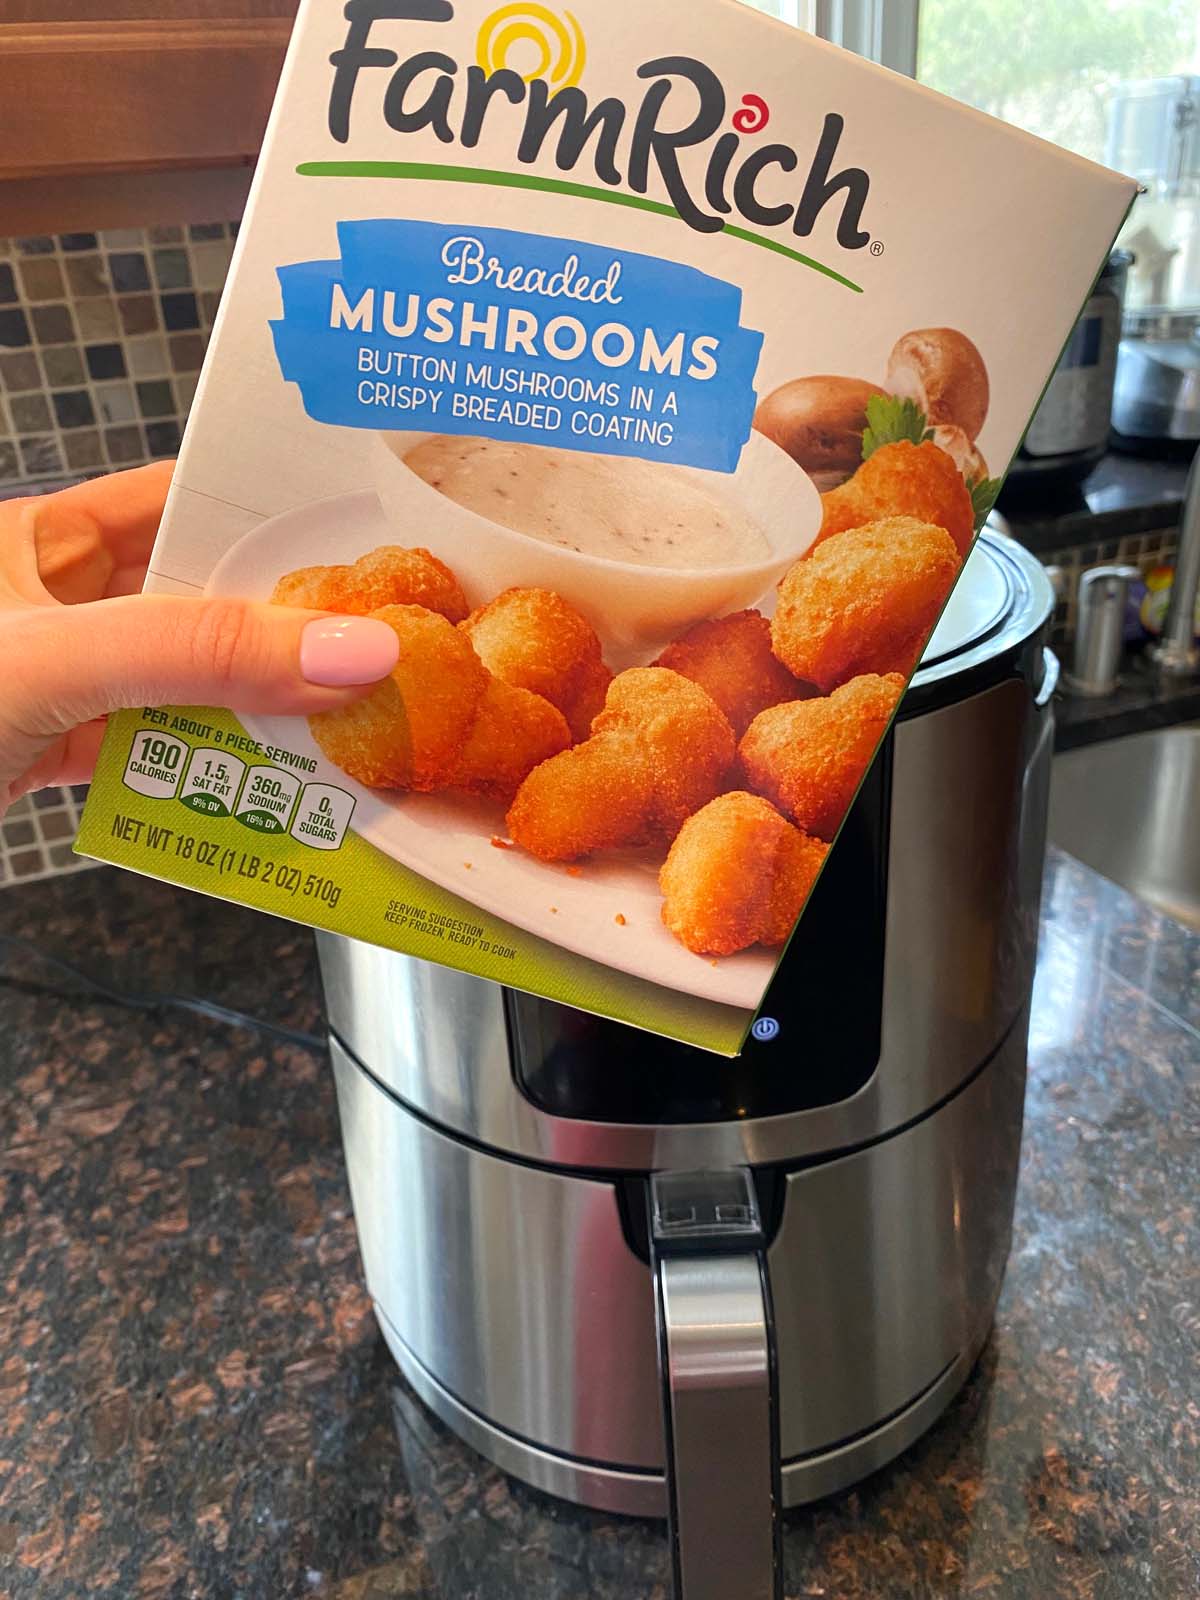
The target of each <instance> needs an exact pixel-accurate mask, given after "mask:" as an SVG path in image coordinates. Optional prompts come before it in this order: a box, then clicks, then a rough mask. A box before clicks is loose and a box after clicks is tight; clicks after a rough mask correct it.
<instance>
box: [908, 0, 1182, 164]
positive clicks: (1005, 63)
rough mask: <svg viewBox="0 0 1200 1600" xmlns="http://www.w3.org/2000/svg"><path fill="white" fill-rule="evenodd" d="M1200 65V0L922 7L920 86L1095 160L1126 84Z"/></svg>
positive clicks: (925, 2) (931, 3)
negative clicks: (1120, 89) (1199, 0)
mask: <svg viewBox="0 0 1200 1600" xmlns="http://www.w3.org/2000/svg"><path fill="white" fill-rule="evenodd" d="M1198 65H1200V8H1198V7H1197V5H1196V0H1040V3H1039V0H921V6H920V31H919V39H918V50H917V76H918V77H919V78H920V79H921V81H922V82H924V83H927V84H929V85H930V87H931V88H934V89H940V90H941V91H942V92H943V93H944V94H948V95H953V97H954V98H955V99H956V100H965V101H966V102H967V103H968V104H969V105H973V106H978V107H979V109H980V110H981V111H987V112H990V113H991V114H992V116H995V117H1002V118H1003V119H1004V121H1005V122H1011V123H1014V124H1015V125H1016V126H1017V127H1019V128H1025V129H1027V130H1028V131H1029V132H1030V133H1036V134H1039V135H1040V136H1041V137H1042V138H1043V139H1051V140H1053V141H1054V143H1055V144H1060V145H1065V146H1066V148H1067V149H1068V150H1074V151H1075V152H1076V153H1077V154H1079V155H1082V156H1087V157H1089V158H1090V159H1091V160H1093V161H1100V162H1103V161H1105V159H1106V153H1107V148H1108V124H1109V109H1110V106H1111V103H1112V100H1113V96H1114V93H1115V91H1116V88H1117V85H1118V84H1119V83H1122V82H1127V81H1129V80H1131V79H1137V78H1165V77H1172V76H1175V75H1176V74H1185V73H1189V72H1195V71H1196V70H1197V66H1198Z"/></svg>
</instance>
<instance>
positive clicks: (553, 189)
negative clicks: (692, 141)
mask: <svg viewBox="0 0 1200 1600" xmlns="http://www.w3.org/2000/svg"><path fill="white" fill-rule="evenodd" d="M296 171H297V172H298V173H299V175H300V176H301V177H302V178H415V179H424V180H429V179H435V180H437V181H438V182H441V183H482V184H486V185H488V186H489V187H491V188H496V189H541V190H543V191H544V192H545V193H547V194H568V195H573V196H574V197H575V198H576V199H578V200H599V201H602V202H603V203H604V204H605V205H610V206H633V207H635V208H636V209H637V210H638V211H653V212H655V213H656V215H658V216H660V217H673V218H674V219H675V221H676V222H682V221H683V218H682V217H681V216H680V215H679V212H678V211H676V209H675V207H674V206H668V205H664V204H663V203H662V201H660V200H645V199H643V198H642V196H641V195H638V194H622V193H621V192H620V191H619V190H616V189H594V188H592V187H591V186H590V185H588V184H586V183H568V182H567V181H566V180H565V179H563V178H539V177H535V176H534V175H533V174H532V173H524V172H493V171H491V170H490V169H488V168H487V167H439V166H437V165H431V164H426V163H425V162H419V161H302V162H301V163H300V165H299V166H298V167H297V168H296ZM723 231H724V232H725V233H727V234H729V235H730V236H731V238H734V239H744V240H745V242H746V243H747V244H756V245H758V246H759V247H760V249H763V250H773V251H774V252H775V254H776V255H780V256H786V257H787V258H788V260H789V261H798V262H799V263H800V265H801V266H802V267H811V268H812V270H813V271H814V272H819V273H821V274H822V276H823V277H826V278H832V279H833V281H834V282H835V283H840V284H841V285H842V286H843V288H846V289H853V291H854V293H855V294H861V293H862V292H863V291H862V285H861V284H858V283H853V282H852V281H851V280H850V279H849V278H844V277H843V276H842V274H841V273H840V272H835V271H834V270H833V268H832V267H827V266H826V265H825V264H824V262H822V261H814V260H813V258H812V257H811V256H805V255H801V254H800V252H799V250H790V249H789V248H788V246H787V245H786V244H780V243H779V242H778V240H776V239H767V238H764V236H763V235H762V234H761V233H751V232H750V231H749V230H748V229H746V228H735V227H733V225H732V224H731V223H728V222H727V223H725V225H724V229H723Z"/></svg>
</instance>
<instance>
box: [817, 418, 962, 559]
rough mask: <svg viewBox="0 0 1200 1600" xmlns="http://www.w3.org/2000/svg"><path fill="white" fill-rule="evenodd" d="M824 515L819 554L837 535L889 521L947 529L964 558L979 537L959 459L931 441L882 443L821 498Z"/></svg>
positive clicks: (903, 440) (818, 545)
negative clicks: (898, 519)
mask: <svg viewBox="0 0 1200 1600" xmlns="http://www.w3.org/2000/svg"><path fill="white" fill-rule="evenodd" d="M821 503H822V505H823V506H824V508H825V509H824V515H823V516H822V519H821V531H820V533H819V534H818V535H817V543H816V544H815V545H814V546H813V548H814V550H816V549H819V548H820V546H821V544H822V543H823V542H824V541H825V540H826V539H828V538H830V537H831V536H832V535H833V534H836V533H841V532H843V531H844V530H845V529H846V528H858V527H861V526H862V524H863V523H865V522H875V521H878V520H879V519H880V518H883V517H915V518H916V519H917V520H918V521H919V522H931V523H933V524H934V525H935V526H936V527H939V528H945V530H946V532H947V533H948V534H949V535H950V537H951V538H952V539H953V540H954V543H955V545H956V546H957V548H958V551H959V554H960V555H966V553H967V551H968V550H969V549H970V548H971V541H972V540H973V539H974V537H975V508H974V507H973V505H972V504H971V492H970V490H969V489H968V488H967V485H966V481H965V479H964V478H963V475H962V473H961V472H960V471H959V470H958V467H957V466H956V465H955V463H954V459H953V457H952V456H950V455H949V454H948V453H947V452H946V451H945V450H943V449H941V448H940V447H939V446H938V445H936V444H935V443H934V442H933V441H932V440H931V439H927V440H926V441H925V443H924V444H912V443H911V442H910V441H909V440H907V439H900V440H897V441H896V442H895V443H894V444H884V445H880V447H879V449H878V450H876V451H875V452H874V453H873V454H872V455H871V456H869V457H868V459H867V460H866V461H864V462H863V464H862V466H861V467H859V469H858V471H857V472H856V473H855V474H854V476H853V477H852V478H851V479H849V480H848V481H847V482H846V483H843V484H841V485H840V486H839V487H838V488H836V489H830V490H829V492H828V494H824V495H822V496H821Z"/></svg>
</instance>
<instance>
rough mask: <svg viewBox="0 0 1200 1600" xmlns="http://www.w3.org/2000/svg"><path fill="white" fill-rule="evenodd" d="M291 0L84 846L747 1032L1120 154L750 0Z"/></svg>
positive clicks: (953, 556) (555, 988)
mask: <svg viewBox="0 0 1200 1600" xmlns="http://www.w3.org/2000/svg"><path fill="white" fill-rule="evenodd" d="M570 5H571V9H570V10H567V9H560V8H559V7H558V6H557V5H543V4H534V3H521V0H518V3H516V4H501V5H499V6H497V5H494V4H492V3H490V0H454V3H450V0H350V3H349V4H347V5H345V6H343V5H342V4H340V3H334V0H308V3H306V4H304V5H302V6H301V9H300V15H299V19H298V21H297V24H296V29H295V34H294V37H293V40H292V44H291V48H290V51H289V54H288V58H287V64H286V67H285V70H284V73H283V78H282V82H281V85H280V90H279V95H278V98H277V101H276V105H275V109H274V112H273V115H272V118H271V122H270V126H269V130H268V134H267V138H266V142H265V145H264V149H263V154H262V158H261V161H260V163H259V167H258V172H257V175H256V178H255V183H254V188H253V193H252V196H251V200H250V205H249V209H248V212H247V217H246V221H245V223H244V225H243V228H242V230H241V234H240V237H239V241H238V246H237V251H236V255H235V257H234V262H233V267H232V274H231V278H230V282H229V285H228V288H227V291H226V294H225V298H224V300H223V303H222V306H221V310H220V315H219V318H218V321H217V325H216V329H215V332H214V337H213V341H212V346H211V349H210V350H209V353H208V359H207V362H206V364H205V367H204V371H203V375H202V378H201V381H200V387H199V390H198V393H197V396H196V402H195V407H194V410H193V414H192V418H191V422H190V424H189V426H188V430H187V437H186V439H185V441H184V445H183V450H182V455H181V458H180V462H179V466H178V470H177V472H176V476H175V481H174V485H173V488H172V491H171V495H170V500H169V504H168V506H167V512H166V516H165V519H164V522H163V525H162V529H161V532H160V534H159V537H158V541H157V544H156V546H155V550H154V554H153V559H152V563H151V571H150V577H149V580H148V587H149V588H150V589H151V590H154V591H156V592H165V593H172V594H185V595H186V594H191V595H209V596H238V597H248V598H252V599H256V600H269V599H272V598H273V599H274V600H276V601H278V602H280V603H282V604H284V605H294V606H299V607H304V608H308V609H311V610H314V611H325V612H349V613H360V614H362V613H370V614H374V615H377V616H379V617H382V618H383V619H384V620H385V621H386V622H388V623H389V625H391V626H392V627H393V628H394V629H395V631H396V633H397V635H398V638H399V641H400V659H399V664H398V666H397V667H396V670H395V672H394V673H393V674H392V676H391V677H390V678H389V679H387V680H386V681H385V682H384V683H383V684H382V685H380V686H379V687H378V688H377V689H375V690H374V691H373V692H372V693H371V694H370V696H369V697H367V698H366V699H364V700H363V701H361V702H360V703H359V704H357V705H356V706H355V707H353V708H351V709H349V710H346V711H341V712H333V713H328V714H325V715H323V716H320V717H315V718H313V719H311V721H308V722H306V721H304V720H303V719H298V718H292V719H288V718H272V717H255V716H241V717H234V716H232V715H230V714H229V713H227V712H223V711H219V710H213V709H211V708H195V707H186V708H180V707H166V708H149V707H147V708H145V709H144V710H142V711H138V712H130V713H126V714H122V715H120V716H116V717H114V718H113V719H112V721H111V724H110V728H109V732H108V736H107V739H106V741H105V744H104V749H103V753H102V756H101V759H100V764H99V768H98V771H97V775H96V780H95V783H94V784H93V786H92V790H91V797H90V799H89V802H88V805H87V809H86V812H85V815H84V820H83V828H82V832H81V835H80V839H79V849H80V850H81V851H83V852H84V853H86V854H88V855H90V856H95V857H98V858H100V859H102V860H105V861H111V862H116V863H119V864H120V865H122V866H126V867H132V868H135V869H136V870H138V871H141V872H145V873H149V874H151V875H153V876H155V877H160V878H165V879H168V880H170V881H172V882H175V883H180V884H186V885H188V886H190V887H192V888H194V889H198V890H202V891H204V892H206V893H209V894H215V895H220V896H223V897H225V898H227V899H230V900H235V901H239V902H241V903H242V904H245V905H249V906H255V907H258V908H260V909H262V910H264V911H269V912H273V913H275V914H277V915H281V916H284V917H290V918H294V919H295V920H297V921H299V922H304V923H308V924H311V925H313V926H315V927H318V928H324V929H329V930H333V931H334V932H337V933H341V934H346V935H350V936H352V937H354V938H357V939H363V940H368V941H371V942H374V943H376V944H380V945H384V946H388V947H390V948H393V949H396V950H399V951H404V952H407V953H409V954H411V955H415V956H419V957H423V958H426V959H428V960H432V961H438V962H443V963H446V964H448V965H451V966H454V967H458V968H461V969H464V970H467V971H469V972H473V973H477V974H479V975H480V976H481V977H484V978H488V979H494V980H497V981H499V982H502V983H505V984H510V985H513V986H515V987H517V988H520V989H525V990H529V991H532V992H534V993H536V994H539V995H543V996H547V997H550V998H552V999H554V1000H559V1001H564V1002H567V1003H569V1004H571V1005H573V1006H578V1007H582V1008H584V1009H586V1010H589V1011H592V1012H596V1013H599V1014H602V1015H605V1016H609V1017H613V1018H617V1019H620V1020H622V1021H624V1022H628V1023H633V1024H636V1025H638V1026H639V1027H642V1028H647V1029H651V1030H655V1031H657V1032H660V1033H662V1034H666V1035H671V1036H674V1037H676V1038H679V1039H682V1040H686V1041H689V1042H691V1043H694V1044H697V1045H701V1046H703V1047H706V1048H708V1049H711V1050H715V1051H719V1052H723V1053H725V1054H734V1053H736V1052H737V1051H738V1049H739V1047H740V1045H741V1043H742V1041H743V1040H744V1038H745V1035H746V1031H747V1029H748V1027H749V1026H750V1024H751V1022H752V1020H753V1017H754V1014H755V1011H756V1008H757V1007H758V1005H759V1003H760V1000H761V997H762V995H763V992H764V990H765V988H766V986H767V984H768V981H769V980H770V977H771V975H772V972H773V970H774V968H775V965H776V963H777V961H778V958H779V955H780V952H781V950H782V948H783V946H784V944H785V943H786V941H787V939H788V937H789V934H790V932H791V930H792V928H793V926H794V924H795V922H796V919H797V917H798V916H799V915H800V914H801V912H802V909H803V906H804V902H805V899H806V897H807V895H808V893H809V891H810V889H811V887H812V885H813V882H814V881H815V879H816V876H817V874H818V873H819V872H820V871H821V868H822V864H823V862H824V861H825V859H826V856H827V852H828V851H829V849H830V848H836V845H835V838H836V835H837V833H838V829H839V826H840V824H841V821H842V819H843V817H844V815H845V813H846V811H847V809H848V807H849V806H850V803H851V801H852V799H853V797H854V794H855V791H856V789H857V788H858V786H859V783H860V781H861V780H862V778H863V777H864V775H865V773H866V770H867V767H868V765H869V763H870V761H871V758H872V755H873V753H874V751H875V749H876V747H877V745H878V743H879V741H880V739H881V737H882V736H883V734H884V732H885V730H886V728H887V726H888V724H889V722H890V719H891V717H892V714H893V713H894V711H895V709H896V706H897V703H898V701H899V699H900V696H901V694H902V692H903V689H904V685H905V682H906V680H907V678H908V677H909V675H910V674H911V673H912V671H913V669H914V667H915V664H916V662H917V660H918V658H919V656H920V654H921V650H922V648H923V645H924V642H925V640H926V638H927V637H928V635H929V634H930V632H931V630H932V628H933V626H934V624H935V622H936V621H937V618H938V615H939V613H940V611H941V609H942V607H943V605H944V604H945V602H946V599H947V597H948V596H949V594H950V591H951V589H952V587H953V585H954V583H955V580H956V578H957V576H958V574H959V572H960V571H961V568H962V564H963V560H964V558H965V556H966V554H967V552H968V550H969V548H970V545H971V541H972V539H973V537H974V536H975V534H976V532H977V530H978V528H979V526H980V525H981V522H982V520H983V518H984V517H985V516H986V512H987V509H988V507H989V505H990V502H991V500H992V499H993V497H994V493H995V490H996V488H997V479H998V478H999V477H1000V476H1001V475H1002V473H1003V471H1004V470H1005V468H1006V466H1007V463H1008V461H1009V458H1010V456H1011V455H1012V454H1013V452H1014V450H1015V449H1016V447H1017V445H1018V443H1019V441H1020V438H1021V435H1022V432H1023V430H1024V428H1025V425H1026V423H1027V421H1028V419H1029V417H1030V415H1031V413H1032V412H1033V410H1034V409H1035V406H1036V403H1037V400H1038V397H1039V395H1040V393H1041V391H1042V389H1043V386H1044V384H1045V383H1046V381H1047V378H1048V376H1049V375H1050V373H1051V372H1052V370H1053V368H1054V365H1055V362H1056V359H1057V357H1058V355H1059V352H1060V350H1061V349H1062V347H1063V344H1064V342H1065V340H1066V338H1067V336H1068V334H1069V333H1070V330H1071V327H1072V324H1073V323H1074V321H1075V318H1076V316H1077V314H1078V311H1079V308H1080V306H1081V304H1082V303H1083V301H1084V300H1085V298H1086V297H1087V294H1088V292H1089V290H1090V287H1091V285H1092V282H1093V280H1094V278H1095V276H1096V273H1097V271H1098V269H1099V266H1100V264H1101V262H1102V261H1103V259H1104V256H1105V253H1106V251H1107V250H1108V248H1109V247H1110V245H1111V242H1112V240H1113V238H1114V236H1115V234H1116V232H1117V230H1118V227H1119V226H1120V224H1121V222H1122V219H1123V217H1124V215H1125V212H1126V210H1127V208H1128V206H1129V204H1130V203H1131V200H1132V198H1133V192H1134V191H1133V185H1132V184H1131V183H1130V182H1129V181H1127V180H1125V179H1123V178H1120V177H1118V176H1116V175H1115V174H1113V173H1110V172H1106V171H1104V170H1102V169H1101V168H1098V167H1095V166H1092V165H1090V164H1088V163H1087V162H1084V161H1082V160H1079V159H1077V158H1076V157H1074V156H1072V155H1069V154H1067V153H1065V152H1063V151H1061V150H1058V149H1055V148H1053V147H1052V146H1050V145H1047V144H1044V143H1042V142H1040V141H1038V140H1036V139H1033V138H1031V137H1028V136H1027V135H1025V134H1023V133H1020V132H1017V131H1014V130H1013V129H1012V128H1009V127H1006V126H1004V125H1003V124H1001V123H999V122H996V121H993V120H991V119H990V118H988V117H985V116H983V115H980V114H978V113H976V112H974V111H972V110H968V109H966V108H964V107H962V106H959V105H956V104H954V103H953V102H951V101H948V100H946V99H944V98H942V97H941V96H939V95H936V94H933V93H931V92H930V91H928V90H926V89H923V88H921V87H919V86H917V85H915V84H914V83H912V82H911V81H909V80H908V79H906V78H904V77H901V76H898V75H895V74H892V73H890V72H887V71H884V70H883V69H881V68H878V67H876V66H874V65H872V64H870V63H867V62H864V61H863V60H860V59H859V58H858V57H856V56H854V55H851V54H849V53H846V52H843V51H841V50H839V49H836V48H834V47H832V46H829V45H826V44H824V43H822V42H820V41H819V40H815V39H813V38H812V37H810V36H808V35H806V34H805V33H803V32H801V31H800V30H798V29H795V28H792V27H789V26H787V25H785V24H783V23H780V22H777V21H774V20H773V19H771V18H768V17H765V16H763V15H761V14H759V13H758V12H756V11H753V10H751V9H749V8H748V7H746V6H744V5H742V4H739V3H736V0H658V3H656V4H654V5H635V4H632V3H629V0H570Z"/></svg>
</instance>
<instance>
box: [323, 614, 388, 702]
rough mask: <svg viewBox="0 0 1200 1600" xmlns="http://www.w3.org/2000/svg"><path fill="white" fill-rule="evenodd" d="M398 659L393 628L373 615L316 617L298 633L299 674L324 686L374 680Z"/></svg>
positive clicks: (385, 673) (342, 685)
mask: <svg viewBox="0 0 1200 1600" xmlns="http://www.w3.org/2000/svg"><path fill="white" fill-rule="evenodd" d="M399 659H400V641H399V639H397V637H396V634H395V632H394V630H393V629H391V628H389V627H388V625H387V623H386V622H379V621H377V620H376V619H375V618H374V617H318V618H317V619H316V621H315V622H310V623H308V624H307V625H306V627H305V628H304V631H303V632H302V633H301V635H300V672H301V675H302V676H303V677H304V678H305V679H306V680H307V681H308V682H309V683H319V684H321V685H322V687H323V688H327V689H348V688H350V687H352V686H353V685H355V684H360V683H378V682H379V680H380V679H381V678H386V677H387V675H388V673H389V672H390V671H391V670H392V668H393V667H394V666H395V665H396V662H397V661H398V660H399Z"/></svg>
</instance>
